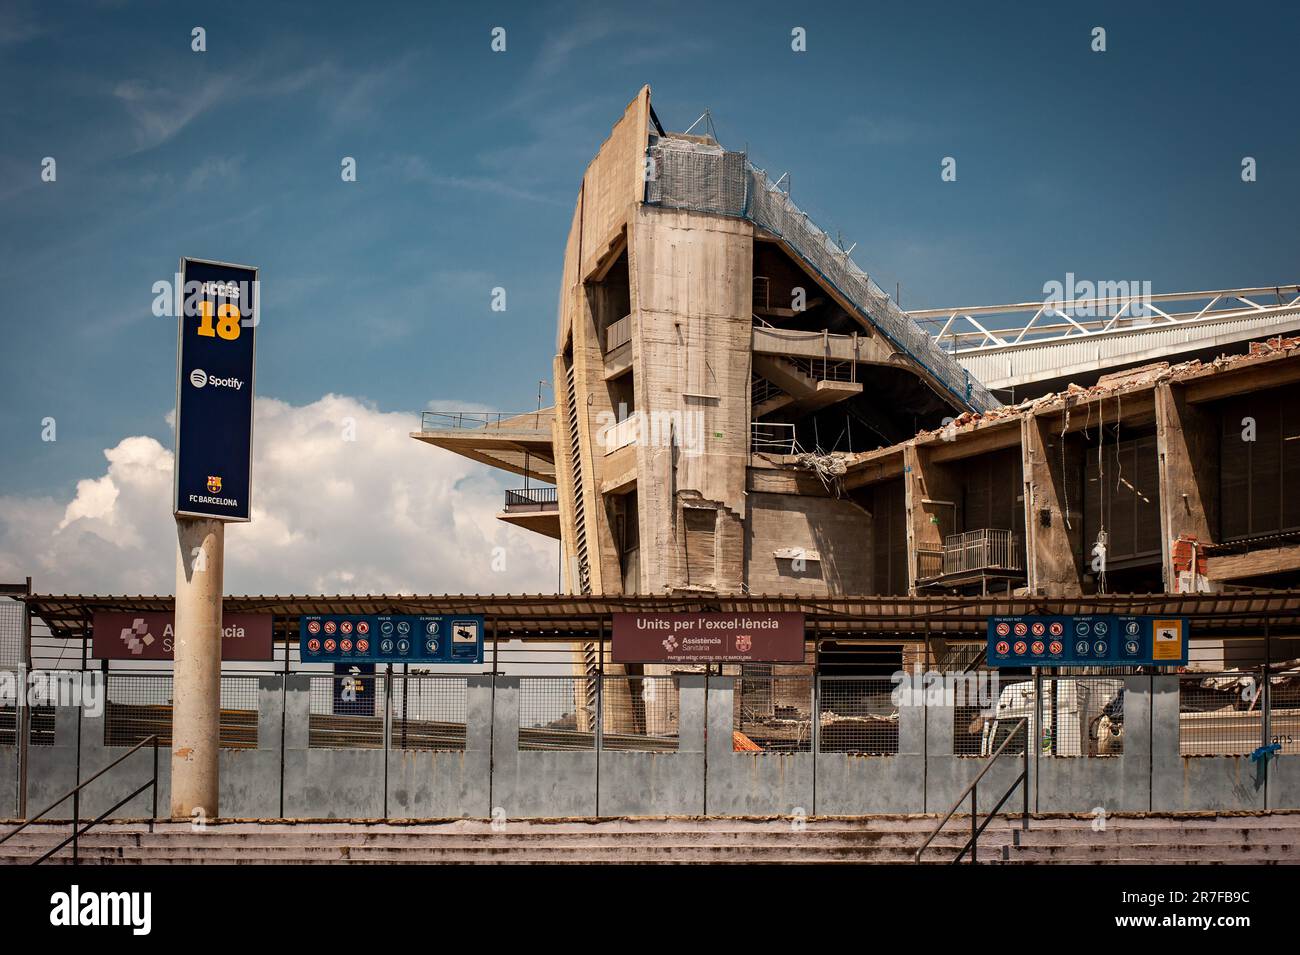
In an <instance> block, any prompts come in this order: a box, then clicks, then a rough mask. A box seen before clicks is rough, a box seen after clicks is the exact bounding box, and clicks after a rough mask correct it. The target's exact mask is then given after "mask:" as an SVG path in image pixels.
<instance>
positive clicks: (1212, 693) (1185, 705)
mask: <svg viewBox="0 0 1300 955" xmlns="http://www.w3.org/2000/svg"><path fill="white" fill-rule="evenodd" d="M1264 697H1265V694H1264V693H1263V692H1262V687H1261V686H1260V682H1259V681H1258V680H1257V678H1256V677H1255V676H1254V675H1252V674H1247V673H1239V672H1238V673H1212V674H1203V673H1197V674H1184V675H1183V677H1182V678H1181V679H1180V680H1179V681H1178V752H1179V753H1180V754H1181V755H1183V756H1239V755H1244V754H1246V753H1251V752H1254V751H1255V750H1256V749H1257V748H1259V747H1260V746H1261V745H1263V737H1264V702H1265V700H1264Z"/></svg>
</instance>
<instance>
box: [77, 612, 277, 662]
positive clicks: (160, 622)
mask: <svg viewBox="0 0 1300 955" xmlns="http://www.w3.org/2000/svg"><path fill="white" fill-rule="evenodd" d="M221 628H222V634H221V659H223V660H273V659H275V652H274V649H273V641H272V637H271V615H270V614H266V613H227V614H222V616H221ZM92 647H93V649H92V650H91V656H93V657H95V659H97V660H171V659H173V658H174V655H175V650H176V639H175V621H174V617H173V615H172V614H169V613H116V612H113V613H110V612H107V611H97V612H96V613H95V628H94V631H93V644H92Z"/></svg>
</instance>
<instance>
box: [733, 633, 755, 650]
mask: <svg viewBox="0 0 1300 955" xmlns="http://www.w3.org/2000/svg"><path fill="white" fill-rule="evenodd" d="M753 647H754V638H753V637H751V636H750V635H749V634H747V633H742V634H741V635H740V636H738V637H736V652H737V653H748V652H749V651H750V650H751V649H753Z"/></svg>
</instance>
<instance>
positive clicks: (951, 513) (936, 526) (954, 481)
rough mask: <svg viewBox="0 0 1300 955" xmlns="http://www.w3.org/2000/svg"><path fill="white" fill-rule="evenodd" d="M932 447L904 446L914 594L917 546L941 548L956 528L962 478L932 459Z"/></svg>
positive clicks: (913, 589) (918, 572) (909, 571)
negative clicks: (945, 539)
mask: <svg viewBox="0 0 1300 955" xmlns="http://www.w3.org/2000/svg"><path fill="white" fill-rule="evenodd" d="M932 454H933V449H931V448H923V447H919V446H917V445H916V444H912V443H909V444H906V445H904V446H903V465H904V468H903V469H904V472H905V473H904V475H903V492H904V500H905V503H906V507H907V552H908V554H909V555H910V559H909V560H908V564H907V582H908V592H909V593H912V594H915V593H916V592H917V585H918V583H919V582H920V579H921V567H920V557H919V556H918V554H917V551H918V550H929V551H942V550H943V540H944V538H945V537H946V536H947V535H949V534H953V533H956V531H957V507H958V505H959V504H960V501H961V482H960V480H959V479H958V478H957V477H956V476H955V475H954V474H953V473H952V471H950V470H949V469H948V468H946V467H944V466H943V465H942V464H936V463H934V462H933V461H932V460H931V457H932Z"/></svg>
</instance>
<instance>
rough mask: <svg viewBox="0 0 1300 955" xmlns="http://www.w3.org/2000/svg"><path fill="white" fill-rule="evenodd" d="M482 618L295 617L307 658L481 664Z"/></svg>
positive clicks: (440, 616)
mask: <svg viewBox="0 0 1300 955" xmlns="http://www.w3.org/2000/svg"><path fill="white" fill-rule="evenodd" d="M483 631H484V626H483V618H482V617H481V616H475V615H474V614H420V615H418V616H415V615H406V614H367V615H359V614H327V615H324V616H310V617H307V616H304V617H301V618H299V621H298V649H299V651H300V653H301V656H302V659H303V661H304V662H309V663H360V662H364V663H482V662H483Z"/></svg>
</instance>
